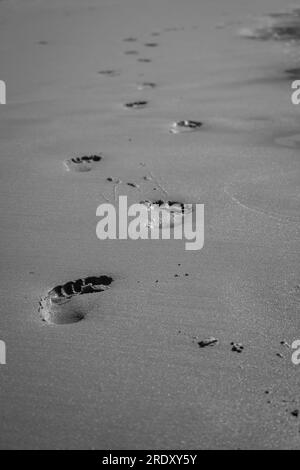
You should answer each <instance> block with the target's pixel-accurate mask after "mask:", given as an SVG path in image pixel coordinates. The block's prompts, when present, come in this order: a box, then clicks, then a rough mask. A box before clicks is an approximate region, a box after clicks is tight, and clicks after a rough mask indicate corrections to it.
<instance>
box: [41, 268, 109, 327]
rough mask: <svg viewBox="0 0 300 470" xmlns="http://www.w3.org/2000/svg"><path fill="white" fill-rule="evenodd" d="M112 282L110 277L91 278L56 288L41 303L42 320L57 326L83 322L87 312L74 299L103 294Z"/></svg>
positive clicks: (70, 282)
mask: <svg viewBox="0 0 300 470" xmlns="http://www.w3.org/2000/svg"><path fill="white" fill-rule="evenodd" d="M112 282H113V278H112V277H110V276H99V277H97V276H89V277H86V278H82V279H77V280H76V281H69V282H66V283H65V284H63V285H58V286H56V287H54V288H53V289H51V290H50V291H49V292H48V293H47V295H46V296H45V297H42V298H41V299H40V301H39V313H40V315H41V318H42V320H43V321H45V322H47V323H51V324H57V325H62V324H67V323H76V322H78V321H80V320H82V319H83V318H84V317H85V315H86V312H84V311H83V310H82V309H81V308H80V306H79V305H76V304H75V303H74V300H73V299H74V297H78V296H79V295H83V294H93V293H97V292H103V291H104V290H106V289H108V288H109V286H110V284H111V283H112Z"/></svg>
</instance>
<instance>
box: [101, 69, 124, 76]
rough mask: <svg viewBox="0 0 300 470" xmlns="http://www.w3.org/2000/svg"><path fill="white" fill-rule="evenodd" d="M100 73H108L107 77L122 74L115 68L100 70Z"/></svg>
mask: <svg viewBox="0 0 300 470" xmlns="http://www.w3.org/2000/svg"><path fill="white" fill-rule="evenodd" d="M98 74H99V75H106V76H107V77H118V76H119V75H121V73H120V72H119V70H114V69H107V70H99V71H98Z"/></svg>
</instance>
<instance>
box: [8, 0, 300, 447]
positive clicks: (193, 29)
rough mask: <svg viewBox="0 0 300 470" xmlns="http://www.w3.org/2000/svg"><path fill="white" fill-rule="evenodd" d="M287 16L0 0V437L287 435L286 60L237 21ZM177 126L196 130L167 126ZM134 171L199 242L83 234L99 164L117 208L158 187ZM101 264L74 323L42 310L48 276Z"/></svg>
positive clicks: (291, 257)
mask: <svg viewBox="0 0 300 470" xmlns="http://www.w3.org/2000/svg"><path fill="white" fill-rule="evenodd" d="M250 3H251V4H250ZM285 8H286V5H285V2H283V0H282V1H281V0H278V1H277V0H274V1H273V0H272V1H271V0H259V1H258V0H255V1H252V2H247V1H246V0H242V1H241V0H222V1H221V0H219V1H214V2H208V1H207V2H204V1H203V2H199V1H197V0H187V1H185V2H182V1H179V0H172V2H170V1H168V0H151V2H146V1H141V0H101V1H96V0H88V1H85V2H82V1H78V0H76V1H75V0H72V1H71V0H63V1H58V0H54V1H51V2H46V1H44V0H41V1H38V0H35V1H34V0H28V1H26V2H21V1H19V0H14V1H8V0H7V1H3V2H1V4H0V11H1V19H0V22H1V29H0V63H1V76H0V79H2V80H5V82H6V85H7V105H4V106H3V105H1V106H0V137H1V141H0V156H1V186H0V188H1V189H0V191H1V196H2V197H1V202H0V204H1V214H2V215H1V217H2V223H1V260H2V263H1V299H2V302H1V314H0V339H1V340H3V341H5V342H6V346H7V364H6V365H0V381H1V382H0V384H1V387H0V394H1V416H2V419H1V424H0V446H1V448H4V449H30V448H33V449H64V448H67V449H208V448H211V449H254V448H259V449H270V448H277V449H278V448H280V449H293V448H300V420H299V416H298V415H297V413H295V410H297V409H299V407H300V403H299V370H298V369H297V367H299V366H295V365H293V363H292V361H291V355H292V351H291V349H290V348H288V347H287V346H286V345H285V344H281V342H282V341H286V342H287V343H288V344H291V343H292V342H293V341H294V340H295V339H299V338H300V329H299V302H300V291H299V282H300V274H299V261H300V256H299V234H300V215H299V214H300V211H299V208H300V200H299V110H300V107H299V108H298V107H297V106H294V105H293V104H292V103H291V99H290V95H291V88H290V85H291V78H290V76H289V75H288V74H286V73H285V70H289V69H297V68H298V69H299V60H298V59H299V58H298V56H297V49H296V48H295V46H293V45H290V44H285V43H284V42H282V41H255V40H251V39H247V38H245V37H241V36H240V35H239V34H238V30H239V29H240V28H243V27H247V25H248V24H250V23H251V22H252V21H253V16H259V15H263V14H266V13H271V12H278V11H282V10H284V9H285ZM153 43H155V46H153ZM149 44H152V46H149ZM128 51H136V52H137V53H138V54H133V53H131V54H128ZM144 59H146V60H149V61H150V62H147V61H146V62H145V61H143V60H144ZM293 79H295V78H294V77H293ZM299 79H300V76H299ZM144 83H146V84H149V83H150V84H154V85H153V86H151V85H150V86H147V85H146V86H145V85H143V84H144ZM140 101H142V102H146V105H145V106H138V107H130V108H128V107H126V103H135V102H140ZM182 120H191V121H196V122H198V121H199V122H201V123H202V124H203V125H202V126H201V128H199V130H197V131H195V132H182V133H181V132H179V133H178V134H172V133H170V126H172V124H173V123H174V122H178V121H182ZM91 155H101V156H102V159H101V161H97V162H92V168H91V169H90V168H89V170H90V171H72V168H71V170H70V171H67V168H66V167H65V166H64V162H65V161H66V160H70V159H72V158H75V159H76V158H80V157H82V156H91ZM73 163H74V162H73ZM75 165H76V163H75ZM87 165H89V163H87V162H85V164H84V166H87ZM145 165H146V166H145ZM73 166H74V165H73ZM149 172H151V173H152V174H154V175H155V176H156V177H157V180H158V181H159V184H160V185H161V186H162V187H163V188H164V189H165V190H166V192H167V193H168V195H169V199H170V200H174V201H183V202H185V201H188V202H189V201H193V202H201V203H203V204H205V244H204V248H203V249H202V250H200V251H198V252H188V251H185V249H184V241H166V240H160V241H154V240H153V241H150V240H147V241H144V240H138V241H130V240H128V241H121V240H119V241H100V240H98V239H97V237H96V224H97V217H96V209H97V206H98V205H99V204H101V203H102V202H104V201H105V200H106V199H108V200H112V201H113V198H114V183H113V182H114V181H116V180H115V179H112V178H117V179H118V178H119V179H121V180H122V181H123V182H125V183H133V185H132V186H130V185H128V184H127V185H122V186H121V187H120V188H119V187H118V190H119V191H122V193H123V194H126V195H128V199H129V203H131V202H132V203H133V202H139V201H140V200H145V199H147V198H149V197H151V198H154V197H156V198H157V199H158V198H159V197H161V193H162V190H161V189H160V188H158V190H157V188H156V190H154V187H155V186H153V184H152V183H153V181H145V180H144V179H143V178H144V177H145V175H146V174H149ZM108 178H111V179H112V181H110V180H107V179H108ZM135 185H136V186H138V187H139V189H137V188H136V187H135ZM156 193H158V194H156ZM101 275H105V276H111V277H112V278H113V280H114V282H113V284H112V286H111V287H110V289H108V290H106V291H105V292H99V293H93V294H92V295H84V296H82V297H81V298H80V302H81V307H80V308H82V309H83V310H84V312H85V313H86V315H85V316H84V319H83V320H82V321H79V322H76V323H69V324H54V325H50V324H48V323H46V322H43V321H42V320H41V317H40V315H39V311H38V310H39V300H40V299H41V297H42V296H45V295H46V294H47V292H49V290H51V289H53V288H54V287H55V286H59V285H65V284H66V283H68V282H69V281H74V280H80V279H86V278H87V277H89V276H101ZM211 337H213V338H216V339H217V340H218V341H217V342H214V343H213V345H210V346H208V347H204V348H202V347H199V344H198V343H199V342H201V341H203V340H205V339H207V338H211ZM231 343H234V344H231ZM239 345H242V346H243V349H241V347H240V346H239ZM239 351H240V352H239Z"/></svg>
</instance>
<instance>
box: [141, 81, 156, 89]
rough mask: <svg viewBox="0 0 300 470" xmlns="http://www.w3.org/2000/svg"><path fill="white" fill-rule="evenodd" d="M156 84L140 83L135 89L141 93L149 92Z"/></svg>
mask: <svg viewBox="0 0 300 470" xmlns="http://www.w3.org/2000/svg"><path fill="white" fill-rule="evenodd" d="M156 86H157V85H156V83H154V82H142V83H138V84H137V89H138V90H140V91H142V90H149V89H153V88H156Z"/></svg>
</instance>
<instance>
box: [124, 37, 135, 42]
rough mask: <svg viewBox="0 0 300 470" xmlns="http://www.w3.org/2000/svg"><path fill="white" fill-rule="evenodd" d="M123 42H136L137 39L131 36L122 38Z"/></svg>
mask: <svg viewBox="0 0 300 470" xmlns="http://www.w3.org/2000/svg"><path fill="white" fill-rule="evenodd" d="M123 41H124V42H136V41H137V38H135V37H133V36H129V37H128V38H124V39H123Z"/></svg>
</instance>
